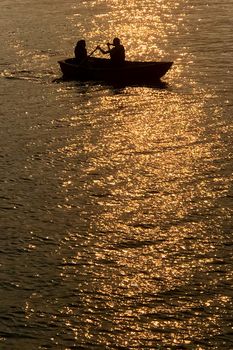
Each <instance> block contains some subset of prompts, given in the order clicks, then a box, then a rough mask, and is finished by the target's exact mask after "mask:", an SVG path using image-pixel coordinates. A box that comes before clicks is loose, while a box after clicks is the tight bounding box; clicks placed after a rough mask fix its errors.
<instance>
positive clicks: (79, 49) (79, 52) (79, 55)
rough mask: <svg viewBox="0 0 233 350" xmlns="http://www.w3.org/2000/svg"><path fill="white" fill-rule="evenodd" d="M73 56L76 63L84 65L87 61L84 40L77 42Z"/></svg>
mask: <svg viewBox="0 0 233 350" xmlns="http://www.w3.org/2000/svg"><path fill="white" fill-rule="evenodd" d="M74 55H75V58H76V61H77V63H84V62H85V61H86V59H87V50H86V42H85V40H83V39H82V40H79V41H78V42H77V44H76V46H75V49H74Z"/></svg>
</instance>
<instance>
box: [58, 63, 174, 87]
mask: <svg viewBox="0 0 233 350" xmlns="http://www.w3.org/2000/svg"><path fill="white" fill-rule="evenodd" d="M58 63H59V65H60V68H61V71H62V73H63V77H64V78H66V79H72V80H93V81H108V82H156V81H159V80H160V78H162V77H163V76H164V75H165V74H166V73H167V71H168V70H169V69H170V68H171V66H172V64H173V62H137V61H135V62H132V61H126V62H125V63H124V64H123V65H121V66H113V65H112V63H111V61H110V60H109V59H103V58H94V57H93V58H89V60H88V61H87V62H85V63H83V64H77V63H76V61H75V59H74V58H68V59H66V60H63V61H58Z"/></svg>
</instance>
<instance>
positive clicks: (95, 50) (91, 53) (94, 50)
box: [87, 46, 98, 57]
mask: <svg viewBox="0 0 233 350" xmlns="http://www.w3.org/2000/svg"><path fill="white" fill-rule="evenodd" d="M97 49H98V46H96V48H95V49H94V50H93V51H91V53H90V54H89V55H88V56H87V57H91V56H92V55H93V53H94V52H96V50H97Z"/></svg>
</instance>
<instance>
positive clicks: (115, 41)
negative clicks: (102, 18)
mask: <svg viewBox="0 0 233 350" xmlns="http://www.w3.org/2000/svg"><path fill="white" fill-rule="evenodd" d="M120 43H121V41H120V39H119V38H114V39H113V45H114V46H118V45H120Z"/></svg>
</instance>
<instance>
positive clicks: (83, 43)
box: [77, 39, 86, 48]
mask: <svg viewBox="0 0 233 350" xmlns="http://www.w3.org/2000/svg"><path fill="white" fill-rule="evenodd" d="M77 47H81V48H85V47H86V41H85V40H83V39H82V40H79V41H78V42H77Z"/></svg>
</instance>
